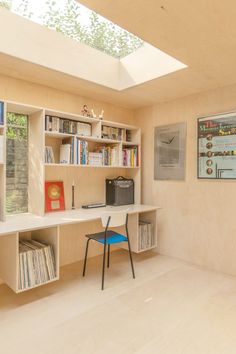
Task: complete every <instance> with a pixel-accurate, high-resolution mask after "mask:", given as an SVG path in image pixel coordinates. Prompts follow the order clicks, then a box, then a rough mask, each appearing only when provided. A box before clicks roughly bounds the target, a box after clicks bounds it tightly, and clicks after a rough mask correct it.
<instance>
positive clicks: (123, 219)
mask: <svg viewBox="0 0 236 354" xmlns="http://www.w3.org/2000/svg"><path fill="white" fill-rule="evenodd" d="M101 219H102V226H103V227H104V229H105V230H104V231H102V232H98V233H95V234H89V235H85V236H86V237H87V238H88V240H87V244H86V250H85V257H84V267H83V277H84V276H85V271H86V264H87V256H88V248H89V242H90V240H93V241H96V242H98V243H101V244H102V245H103V266H102V290H103V289H104V278H105V264H106V249H107V247H108V255H107V267H108V268H109V265H110V246H111V245H116V244H118V243H121V242H127V243H128V250H129V258H130V263H131V269H132V275H133V278H134V279H135V274H134V266H133V260H132V253H131V247H130V240H129V232H128V214H126V213H118V212H113V213H110V214H109V215H106V214H104V215H103V216H102V217H101ZM118 226H124V228H125V231H126V232H125V234H126V235H123V234H120V233H118V232H116V231H113V230H111V229H110V228H111V227H118Z"/></svg>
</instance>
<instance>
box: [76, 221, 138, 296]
mask: <svg viewBox="0 0 236 354" xmlns="http://www.w3.org/2000/svg"><path fill="white" fill-rule="evenodd" d="M110 221H111V216H109V217H108V219H107V224H106V227H105V230H104V247H103V263H102V286H101V289H102V290H104V280H105V264H106V249H107V246H108V252H107V268H109V266H110V244H107V233H108V229H109V225H110ZM120 226H125V231H126V237H127V242H128V251H129V258H130V264H131V270H132V275H133V279H135V273H134V265H133V259H132V253H131V246H130V239H129V230H128V214H126V220H125V224H123V225H120ZM87 237H88V240H87V243H86V250H85V258H84V266H83V277H84V276H85V272H86V265H87V256H88V248H89V241H90V240H93V238H89V235H87ZM94 241H96V240H94Z"/></svg>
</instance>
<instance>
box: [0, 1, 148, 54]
mask: <svg viewBox="0 0 236 354" xmlns="http://www.w3.org/2000/svg"><path fill="white" fill-rule="evenodd" d="M0 6H2V7H5V8H7V9H9V10H11V11H13V12H15V13H16V14H18V15H21V16H24V17H26V18H28V19H31V20H32V21H34V22H37V23H39V24H41V25H45V26H47V27H48V28H50V29H53V30H55V31H57V32H61V33H63V34H64V35H66V36H68V37H70V38H73V39H74V40H76V41H78V42H82V43H85V44H87V45H89V46H91V47H93V48H96V49H99V50H101V51H103V52H105V53H106V54H109V55H111V56H113V57H115V58H118V59H120V58H123V57H125V56H126V55H128V54H130V53H133V52H134V51H136V50H137V49H138V48H140V47H142V46H143V44H144V42H143V41H142V40H141V39H140V38H138V37H136V36H134V35H133V34H132V33H129V32H128V31H126V30H124V29H122V28H121V27H119V26H117V25H115V24H114V23H112V22H110V21H109V20H107V19H105V18H104V17H102V16H100V15H98V14H97V13H95V12H93V11H91V10H89V9H88V8H86V7H85V6H83V5H81V4H79V3H78V2H77V1H76V0H39V1H38V0H0Z"/></svg>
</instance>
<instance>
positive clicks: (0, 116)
mask: <svg viewBox="0 0 236 354" xmlns="http://www.w3.org/2000/svg"><path fill="white" fill-rule="evenodd" d="M0 125H4V102H0Z"/></svg>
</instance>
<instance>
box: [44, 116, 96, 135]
mask: <svg viewBox="0 0 236 354" xmlns="http://www.w3.org/2000/svg"><path fill="white" fill-rule="evenodd" d="M45 130H46V131H51V132H57V133H66V134H77V135H83V136H91V135H92V126H91V124H90V123H85V122H77V121H75V120H70V119H66V118H59V117H55V116H49V115H46V117H45Z"/></svg>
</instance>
